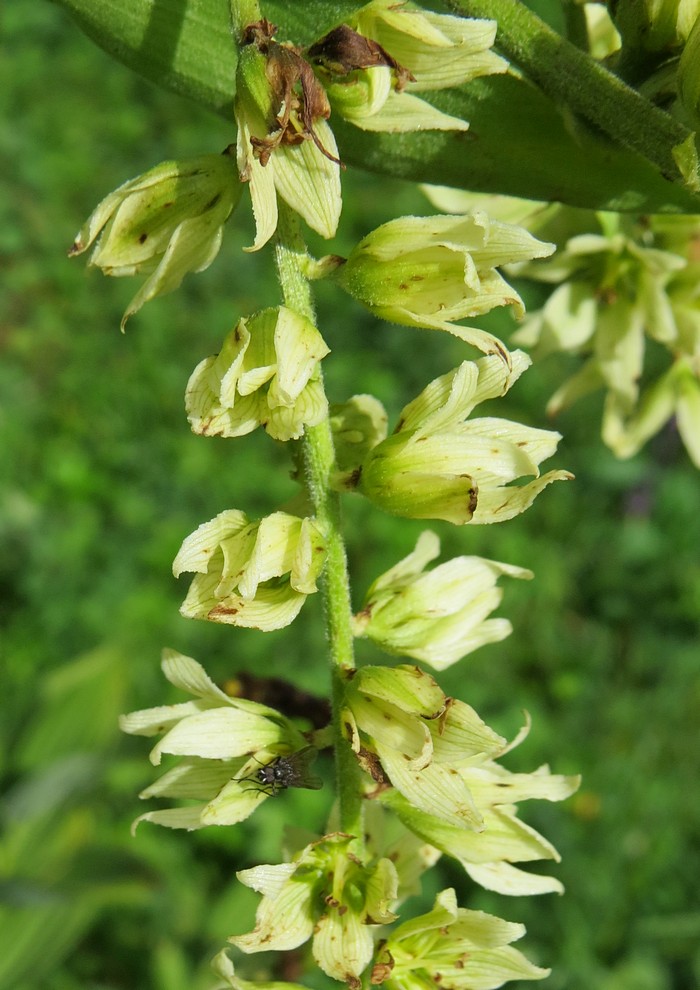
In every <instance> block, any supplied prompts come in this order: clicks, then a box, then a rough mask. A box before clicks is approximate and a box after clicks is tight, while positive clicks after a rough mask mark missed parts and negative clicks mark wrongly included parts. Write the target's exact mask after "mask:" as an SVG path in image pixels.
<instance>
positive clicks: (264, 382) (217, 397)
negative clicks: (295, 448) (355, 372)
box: [185, 306, 329, 440]
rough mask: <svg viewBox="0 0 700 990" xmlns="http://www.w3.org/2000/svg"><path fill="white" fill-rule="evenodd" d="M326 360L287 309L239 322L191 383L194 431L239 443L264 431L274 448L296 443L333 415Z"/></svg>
mask: <svg viewBox="0 0 700 990" xmlns="http://www.w3.org/2000/svg"><path fill="white" fill-rule="evenodd" d="M328 353H329V349H328V347H327V346H326V343H325V341H324V339H323V337H322V336H321V334H320V333H319V331H318V330H317V329H316V327H315V326H314V325H313V323H311V322H310V321H309V320H307V319H306V318H305V317H303V316H300V315H299V314H298V313H295V312H294V310H291V309H288V308H287V307H286V306H278V307H275V308H274V309H265V310H263V311H262V312H260V313H256V314H255V315H254V316H250V317H247V318H243V319H241V320H240V321H239V322H238V324H237V326H236V327H235V328H234V329H233V330H232V331H231V333H230V334H229V335H228V337H227V338H226V340H225V341H224V344H223V347H222V348H221V350H220V352H219V353H218V354H215V355H212V356H211V357H208V358H205V359H204V361H201V362H200V363H199V364H198V365H197V367H196V368H195V370H194V372H193V373H192V375H191V377H190V380H189V382H188V384H187V391H186V393H185V406H186V409H187V418H188V419H189V421H190V425H191V426H192V430H193V431H194V432H195V433H200V434H203V435H204V436H223V437H240V436H243V435H244V434H246V433H250V432H251V431H252V430H254V429H255V428H256V427H257V426H263V427H264V428H265V430H266V431H267V432H268V433H269V434H270V436H272V437H274V438H275V440H292V439H297V438H298V437H300V436H301V435H302V434H303V433H304V429H305V428H306V427H307V426H315V425H316V424H317V423H319V422H320V421H321V420H322V419H323V417H324V416H325V415H326V413H327V410H328V403H327V401H326V396H325V393H324V390H323V384H322V382H321V376H320V368H319V362H320V361H321V359H322V358H324V357H325V356H326V354H328Z"/></svg>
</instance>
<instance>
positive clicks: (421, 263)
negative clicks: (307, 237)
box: [333, 212, 554, 354]
mask: <svg viewBox="0 0 700 990" xmlns="http://www.w3.org/2000/svg"><path fill="white" fill-rule="evenodd" d="M553 250H554V246H553V245H552V244H545V243H543V242H542V241H538V240H536V239H535V238H534V237H533V236H532V235H531V234H529V233H528V232H527V231H526V230H524V229H523V228H522V227H516V226H513V225H511V224H506V223H500V222H498V221H495V220H490V219H489V217H487V215H486V214H485V213H483V212H475V213H473V214H471V215H469V216H434V217H402V218H400V219H398V220H390V221H389V222H388V223H385V224H383V225H382V226H381V227H378V228H377V229H376V230H373V231H372V233H370V234H368V235H367V237H365V238H364V240H362V241H360V243H359V244H358V245H357V247H355V248H354V249H353V250H352V252H351V253H350V256H349V258H348V259H347V261H346V263H345V265H343V266H342V267H340V268H338V269H337V271H336V272H335V273H334V275H333V277H334V278H335V279H336V281H338V283H339V284H340V285H341V286H342V288H343V289H345V291H346V292H348V293H349V294H350V295H351V296H353V297H354V298H355V299H357V300H358V301H359V302H361V303H363V304H364V305H365V306H367V307H368V309H370V310H371V312H372V313H374V314H375V316H378V317H380V318H381V319H384V320H388V321H390V322H392V323H402V324H404V325H405V326H412V327H426V328H428V329H435V330H447V331H448V332H449V333H452V334H454V335H455V336H456V337H459V338H460V340H464V341H465V342H466V343H468V344H473V345H474V347H478V348H479V349H480V350H482V351H486V352H489V353H498V354H506V353H507V352H506V350H505V347H504V345H503V343H502V342H501V341H500V340H498V338H497V337H494V336H493V335H492V334H490V333H487V332H486V331H485V330H478V329H476V328H474V327H464V326H458V325H456V322H455V321H457V320H462V319H467V318H470V317H474V316H481V315H483V314H484V313H487V312H489V310H491V309H493V308H494V307H495V306H513V307H514V308H515V310H516V313H517V314H518V315H522V314H523V313H524V307H523V303H522V300H521V298H520V296H519V295H518V293H517V292H516V291H515V289H513V288H512V287H511V286H510V285H508V283H507V282H506V281H505V279H503V277H502V276H501V275H500V274H499V273H498V272H497V271H496V268H497V267H498V266H500V265H506V264H511V263H513V262H516V261H525V260H529V259H531V258H543V257H546V256H547V255H549V254H551V253H552V251H553Z"/></svg>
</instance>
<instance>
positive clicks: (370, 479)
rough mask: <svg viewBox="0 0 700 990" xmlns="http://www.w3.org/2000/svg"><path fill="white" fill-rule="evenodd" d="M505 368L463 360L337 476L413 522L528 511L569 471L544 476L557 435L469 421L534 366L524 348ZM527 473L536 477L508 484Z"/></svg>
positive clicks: (485, 519) (481, 519)
mask: <svg viewBox="0 0 700 990" xmlns="http://www.w3.org/2000/svg"><path fill="white" fill-rule="evenodd" d="M511 362H512V363H511V366H510V367H508V366H507V365H506V364H505V363H504V362H503V361H502V360H501V359H500V357H497V356H490V357H485V358H481V359H480V360H479V361H465V362H464V363H463V364H461V365H460V366H459V368H456V369H455V370H454V371H451V372H449V373H448V374H447V375H443V376H441V377H440V378H436V379H435V380H434V381H433V382H431V383H430V384H429V385H428V386H427V387H426V388H425V389H424V390H423V392H421V394H420V395H419V396H418V397H417V398H416V399H414V400H413V401H412V402H411V403H409V404H408V405H407V406H406V407H405V408H404V409H403V410H402V412H401V414H400V416H399V426H398V427H397V429H396V431H395V432H394V433H393V434H392V435H391V436H389V437H388V438H387V439H386V440H382V442H381V443H378V444H377V445H376V446H375V447H373V448H372V450H370V452H369V454H368V455H367V456H366V457H365V459H364V461H363V462H362V465H361V468H360V470H359V471H355V472H352V473H350V474H349V475H348V474H346V475H344V476H341V477H339V478H338V485H343V484H344V485H345V487H348V488H352V487H356V488H357V489H358V491H360V492H361V493H362V494H363V495H365V496H366V497H367V498H369V499H370V501H372V502H373V503H374V504H375V505H378V506H379V507H380V508H382V509H384V511H386V512H390V513H391V514H392V515H397V516H405V517H407V518H409V519H445V520H446V521H447V522H451V523H454V524H455V525H458V526H460V525H463V524H464V523H468V522H472V523H492V522H502V521H503V520H505V519H511V518H512V517H513V516H515V515H518V514H519V513H521V512H524V511H525V510H526V509H527V508H529V506H530V505H531V504H532V502H533V501H534V499H535V498H536V497H537V495H538V494H539V493H540V492H541V491H542V489H544V488H546V486H547V485H549V484H551V483H552V482H553V481H562V480H567V479H569V478H571V475H570V474H569V473H568V472H566V471H549V472H548V473H547V474H544V475H542V476H540V472H539V464H540V463H541V461H543V460H545V459H546V458H548V457H550V456H551V455H552V454H553V453H554V451H555V450H556V447H557V443H558V441H559V439H560V436H559V434H558V433H553V432H552V431H550V430H537V429H534V428H533V427H529V426H522V425H521V424H519V423H513V422H511V421H510V420H505V419H496V418H493V417H489V418H482V419H469V420H468V419H467V417H468V416H469V415H470V414H471V412H472V411H473V410H474V408H475V407H476V406H477V405H478V404H479V403H480V402H483V401H485V400H486V399H490V398H494V397H496V396H501V395H504V394H505V393H506V392H507V391H508V389H509V388H510V387H511V385H512V384H513V383H514V382H515V381H516V380H517V379H518V378H519V376H520V375H521V374H522V372H523V371H524V370H525V368H527V367H528V365H529V360H528V358H527V357H526V356H525V355H524V354H523V353H522V352H520V351H516V352H514V353H513V354H512V356H511ZM526 475H534V476H535V480H534V481H530V482H528V483H527V484H520V485H511V484H510V482H513V481H515V480H516V479H519V478H521V477H523V476H526Z"/></svg>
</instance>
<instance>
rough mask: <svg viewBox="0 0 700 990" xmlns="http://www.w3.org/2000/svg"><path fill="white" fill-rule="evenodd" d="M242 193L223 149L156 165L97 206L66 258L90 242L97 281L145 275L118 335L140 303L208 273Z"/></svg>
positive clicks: (87, 245)
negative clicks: (191, 275) (192, 274)
mask: <svg viewBox="0 0 700 990" xmlns="http://www.w3.org/2000/svg"><path fill="white" fill-rule="evenodd" d="M242 188H243V187H242V185H241V183H240V181H239V179H238V175H237V172H236V165H235V162H234V161H233V158H232V157H231V155H230V153H229V149H228V148H227V149H226V151H225V152H224V153H223V154H222V155H200V156H199V157H198V158H189V159H180V160H176V161H170V162H162V163H161V164H160V165H156V166H155V167H154V168H152V169H150V170H149V171H148V172H145V173H144V174H143V175H140V176H138V177H137V178H136V179H131V180H130V181H129V182H125V183H124V184H123V185H121V186H119V188H118V189H115V190H114V192H112V193H110V194H109V196H107V197H106V198H105V199H103V200H102V202H101V203H100V204H99V205H98V206H97V208H96V209H95V211H94V212H93V213H92V215H91V216H90V217H89V218H88V220H87V221H86V223H85V225H84V226H83V227H82V228H81V229H80V231H79V232H78V234H77V236H76V238H75V242H74V244H73V246H72V248H71V249H70V252H69V253H70V256H71V257H72V256H74V255H77V254H82V253H83V251H86V250H87V249H88V248H89V247H90V246H91V245H92V244H94V243H95V241H97V244H96V246H95V248H94V250H93V252H92V254H91V256H90V264H91V265H96V266H97V267H99V268H101V269H102V271H103V272H104V273H105V275H116V276H123V275H141V274H145V275H148V278H147V279H146V281H145V282H144V284H143V285H142V286H141V288H140V289H139V291H138V292H137V293H136V295H135V296H134V298H133V299H132V300H131V302H130V303H129V305H128V307H127V309H126V312H125V313H124V316H123V318H122V329H124V324H125V323H126V321H127V320H128V319H129V317H130V316H132V315H133V314H134V313H136V312H138V310H139V309H141V307H142V306H143V305H144V303H146V302H148V301H149V300H150V299H154V298H155V297H156V296H160V295H164V294H165V293H167V292H172V291H173V290H174V289H176V288H177V287H178V286H179V285H180V283H181V282H182V279H183V278H184V276H185V275H186V274H187V273H188V272H201V271H203V270H204V269H205V268H208V267H209V265H210V264H211V263H212V261H213V260H214V258H215V257H216V255H217V254H218V252H219V248H220V246H221V239H222V236H223V226H224V224H225V223H226V221H227V220H228V218H229V216H230V214H231V212H232V210H233V209H234V207H235V206H236V204H237V203H238V200H239V199H240V196H241V192H242ZM98 238H99V240H98Z"/></svg>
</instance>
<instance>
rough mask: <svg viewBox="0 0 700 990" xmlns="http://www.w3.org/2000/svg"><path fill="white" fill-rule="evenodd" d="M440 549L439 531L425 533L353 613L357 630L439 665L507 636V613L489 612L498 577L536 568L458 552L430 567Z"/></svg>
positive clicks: (497, 595) (496, 597) (497, 597)
mask: <svg viewBox="0 0 700 990" xmlns="http://www.w3.org/2000/svg"><path fill="white" fill-rule="evenodd" d="M439 554H440V541H439V539H438V537H437V536H436V535H435V533H431V532H424V533H422V534H421V536H420V538H419V540H418V543H417V544H416V548H415V550H414V551H413V552H412V553H410V554H409V555H408V557H405V558H404V559H403V560H401V561H399V563H398V564H395V565H394V567H392V568H391V569H390V570H388V571H386V572H385V573H384V574H382V575H381V577H379V578H377V580H376V581H375V582H374V583H373V584H372V586H371V587H370V588H369V590H368V592H367V594H366V596H365V600H364V604H363V607H362V609H361V610H360V612H358V614H357V615H356V616H355V617H354V621H353V631H354V633H355V635H356V636H368V637H369V638H370V639H371V640H373V641H374V642H375V643H377V644H378V645H379V646H381V647H382V648H383V649H384V650H387V651H388V652H389V653H396V654H399V655H401V656H407V657H413V659H414V660H422V661H423V662H424V663H427V664H430V666H431V667H433V668H434V669H435V670H444V669H445V668H446V667H449V666H451V665H452V664H453V663H455V662H456V661H457V660H459V659H460V658H461V657H463V656H465V655H466V654H467V653H472V652H473V651H474V650H477V649H478V648H479V647H480V646H483V645H484V644H485V643H497V642H499V641H500V640H502V639H505V637H506V636H509V635H510V633H511V632H512V626H511V624H510V622H509V621H508V620H507V619H494V618H488V616H489V615H490V613H491V612H493V610H494V609H495V608H497V607H498V605H499V604H500V602H501V599H502V598H503V592H502V590H501V589H500V588H499V587H498V586H497V584H496V582H497V581H498V578H499V577H501V576H503V575H505V576H508V577H516V578H531V577H532V576H533V574H532V571H528V570H525V568H523V567H515V566H514V565H512V564H502V563H499V562H498V561H495V560H485V559H484V558H483V557H454V558H453V559H452V560H449V561H446V562H445V563H444V564H440V565H438V566H437V567H435V568H433V569H432V570H431V571H428V570H426V565H427V564H428V563H429V562H430V561H431V560H434V559H435V558H436V557H438V556H439Z"/></svg>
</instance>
